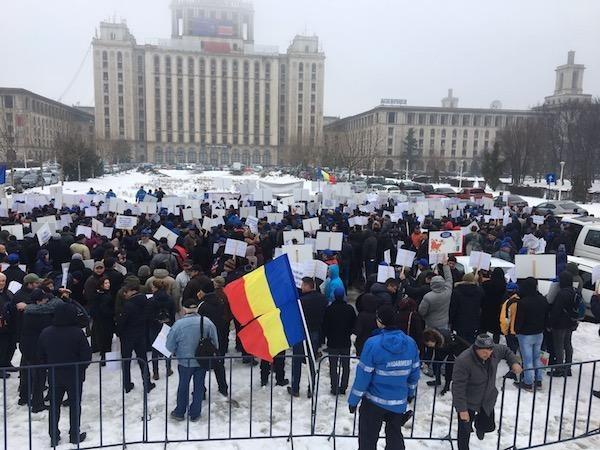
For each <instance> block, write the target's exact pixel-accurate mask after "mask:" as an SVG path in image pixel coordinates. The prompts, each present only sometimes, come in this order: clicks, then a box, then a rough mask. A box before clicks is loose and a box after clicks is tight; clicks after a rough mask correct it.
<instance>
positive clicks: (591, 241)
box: [562, 216, 600, 261]
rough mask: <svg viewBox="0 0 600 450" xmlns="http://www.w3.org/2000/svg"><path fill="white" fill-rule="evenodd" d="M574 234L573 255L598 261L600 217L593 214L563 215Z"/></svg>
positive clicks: (599, 251) (599, 257)
mask: <svg viewBox="0 0 600 450" xmlns="http://www.w3.org/2000/svg"><path fill="white" fill-rule="evenodd" d="M562 223H567V224H569V227H571V229H573V231H574V236H575V248H574V249H573V255H574V256H579V257H582V258H589V259H594V260H597V261H600V218H598V217H594V216H579V217H564V218H563V219H562Z"/></svg>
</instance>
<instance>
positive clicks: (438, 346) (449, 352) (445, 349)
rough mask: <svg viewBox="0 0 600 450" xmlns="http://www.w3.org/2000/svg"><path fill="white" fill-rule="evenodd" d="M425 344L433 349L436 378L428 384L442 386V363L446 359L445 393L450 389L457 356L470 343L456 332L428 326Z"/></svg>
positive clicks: (424, 335)
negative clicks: (447, 331) (446, 331)
mask: <svg viewBox="0 0 600 450" xmlns="http://www.w3.org/2000/svg"><path fill="white" fill-rule="evenodd" d="M423 340H424V342H425V346H426V347H428V348H431V349H433V360H434V361H436V363H434V364H433V368H434V373H435V380H432V381H428V382H427V386H441V384H442V371H441V364H442V362H443V361H446V364H445V367H444V387H443V389H442V391H441V392H440V395H445V394H446V393H447V392H448V391H449V390H450V383H451V382H452V373H453V369H454V361H455V360H456V357H457V356H458V355H460V354H461V353H462V352H464V351H465V350H466V349H468V348H469V343H468V342H467V341H465V340H464V339H463V338H461V337H460V336H458V335H456V334H454V333H441V332H440V331H439V330H436V329H434V328H427V329H426V330H425V331H424V332H423Z"/></svg>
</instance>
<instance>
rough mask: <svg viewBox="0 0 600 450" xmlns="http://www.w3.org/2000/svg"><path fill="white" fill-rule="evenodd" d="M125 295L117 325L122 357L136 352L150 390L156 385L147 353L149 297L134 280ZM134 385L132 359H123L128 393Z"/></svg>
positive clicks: (124, 382)
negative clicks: (152, 381)
mask: <svg viewBox="0 0 600 450" xmlns="http://www.w3.org/2000/svg"><path fill="white" fill-rule="evenodd" d="M123 295H124V297H125V303H124V305H123V311H122V312H121V314H120V315H119V316H118V317H117V327H118V329H119V337H120V338H121V357H122V358H123V359H129V358H131V357H132V355H133V352H135V356H136V358H138V360H139V365H140V372H141V373H142V380H143V383H144V389H145V390H146V392H150V391H151V390H152V389H154V388H155V387H156V385H155V384H154V383H150V373H149V371H148V364H147V361H148V359H147V355H146V352H147V351H148V349H147V346H146V334H147V330H146V326H147V323H146V322H147V317H148V299H147V298H146V296H145V295H144V294H142V293H140V285H139V284H135V283H133V282H131V283H130V284H126V285H125V287H124V291H123ZM133 387H134V384H133V383H132V382H131V360H128V361H123V388H124V389H125V392H126V393H129V392H131V390H132V389H133Z"/></svg>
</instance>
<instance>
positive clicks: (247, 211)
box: [240, 206, 256, 219]
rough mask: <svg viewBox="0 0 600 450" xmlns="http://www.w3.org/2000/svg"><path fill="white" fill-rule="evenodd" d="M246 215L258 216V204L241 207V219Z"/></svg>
mask: <svg viewBox="0 0 600 450" xmlns="http://www.w3.org/2000/svg"><path fill="white" fill-rule="evenodd" d="M244 217H256V206H244V207H241V208H240V219H243V218H244Z"/></svg>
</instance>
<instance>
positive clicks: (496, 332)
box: [480, 267, 506, 343]
mask: <svg viewBox="0 0 600 450" xmlns="http://www.w3.org/2000/svg"><path fill="white" fill-rule="evenodd" d="M481 287H482V288H483V293H484V296H483V302H482V304H481V328H480V331H481V333H491V334H492V335H493V336H494V342H495V343H498V342H500V322H499V321H498V317H499V316H500V309H501V308H502V303H503V302H504V299H505V295H506V279H505V278H504V271H503V270H502V269H501V268H500V267H496V268H495V269H494V270H493V271H492V276H491V277H490V279H488V280H485V281H484V282H483V283H481Z"/></svg>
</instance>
